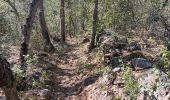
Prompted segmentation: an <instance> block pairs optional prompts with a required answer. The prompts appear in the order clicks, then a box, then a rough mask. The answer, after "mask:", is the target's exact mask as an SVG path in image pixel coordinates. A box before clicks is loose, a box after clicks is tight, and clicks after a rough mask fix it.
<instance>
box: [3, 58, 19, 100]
mask: <svg viewBox="0 0 170 100" xmlns="http://www.w3.org/2000/svg"><path fill="white" fill-rule="evenodd" d="M0 87H1V88H2V89H3V91H4V92H5V96H6V100H19V97H18V93H17V89H16V82H15V78H14V76H13V74H12V71H11V69H10V64H9V62H8V61H7V60H6V59H5V58H4V57H3V56H2V55H0Z"/></svg>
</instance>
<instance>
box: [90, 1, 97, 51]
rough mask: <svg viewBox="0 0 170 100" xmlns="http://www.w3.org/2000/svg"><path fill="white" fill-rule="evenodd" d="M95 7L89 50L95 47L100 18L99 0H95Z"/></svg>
mask: <svg viewBox="0 0 170 100" xmlns="http://www.w3.org/2000/svg"><path fill="white" fill-rule="evenodd" d="M94 3H95V7H94V13H93V33H92V37H91V42H90V46H89V51H91V50H92V49H93V48H95V37H96V30H97V20H98V0H94Z"/></svg>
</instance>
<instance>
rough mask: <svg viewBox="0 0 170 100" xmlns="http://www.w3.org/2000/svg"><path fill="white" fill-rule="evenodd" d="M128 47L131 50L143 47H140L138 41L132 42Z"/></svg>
mask: <svg viewBox="0 0 170 100" xmlns="http://www.w3.org/2000/svg"><path fill="white" fill-rule="evenodd" d="M126 49H127V50H128V51H130V52H132V51H135V50H141V48H140V47H139V45H138V44H137V42H131V43H130V44H129V45H128V46H127V47H126Z"/></svg>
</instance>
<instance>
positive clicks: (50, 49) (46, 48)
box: [39, 0, 55, 52]
mask: <svg viewBox="0 0 170 100" xmlns="http://www.w3.org/2000/svg"><path fill="white" fill-rule="evenodd" d="M43 4H44V1H43V0H41V3H40V13H39V22H40V26H41V31H42V36H43V38H44V40H45V46H44V51H46V52H54V50H55V48H54V46H53V44H52V43H51V40H50V36H49V30H48V27H47V24H46V21H45V17H44V6H43Z"/></svg>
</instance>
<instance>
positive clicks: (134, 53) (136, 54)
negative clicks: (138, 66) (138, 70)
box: [124, 50, 145, 61]
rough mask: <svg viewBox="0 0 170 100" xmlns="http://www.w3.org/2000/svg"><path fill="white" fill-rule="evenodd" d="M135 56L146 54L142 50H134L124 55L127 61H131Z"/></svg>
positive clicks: (142, 56)
mask: <svg viewBox="0 0 170 100" xmlns="http://www.w3.org/2000/svg"><path fill="white" fill-rule="evenodd" d="M134 58H145V56H144V54H143V52H142V51H138V50H137V51H133V52H132V53H130V54H129V55H127V56H125V57H124V60H125V61H130V60H132V59H134Z"/></svg>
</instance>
